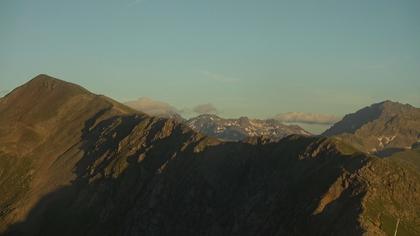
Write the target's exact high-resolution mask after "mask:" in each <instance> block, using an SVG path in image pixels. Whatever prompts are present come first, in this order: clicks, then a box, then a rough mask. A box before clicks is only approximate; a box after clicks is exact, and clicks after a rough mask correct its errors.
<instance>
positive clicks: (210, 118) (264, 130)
mask: <svg viewBox="0 0 420 236" xmlns="http://www.w3.org/2000/svg"><path fill="white" fill-rule="evenodd" d="M186 125H188V126H189V127H191V128H192V129H193V130H195V131H197V132H201V133H203V134H205V135H207V136H211V137H217V138H220V139H222V140H229V141H239V140H245V139H247V138H250V137H264V138H269V139H272V140H278V139H280V138H283V137H286V136H288V135H291V134H300V135H305V136H309V135H311V133H309V132H307V131H305V130H304V129H302V128H301V127H299V126H297V125H284V124H282V123H281V122H279V121H277V120H274V119H267V120H259V119H249V118H247V117H240V118H239V119H223V118H220V117H219V116H217V115H209V114H204V115H200V116H197V117H194V118H191V119H189V120H187V121H186Z"/></svg>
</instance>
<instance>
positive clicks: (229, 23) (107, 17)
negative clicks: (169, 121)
mask: <svg viewBox="0 0 420 236" xmlns="http://www.w3.org/2000/svg"><path fill="white" fill-rule="evenodd" d="M419 12H420V1H418V0H411V1H410V0H398V1H396V0H394V1H390V0H354V1H344V0H343V1H333V0H329V1H326V0H320V1H313V0H307V1H296V0H294V1H281V0H259V1H257V0H254V1H250V0H211V1H204V0H172V1H169V0H167V1H164V0H120V1H117V0H84V1H80V0H73V1H60V0H38V1H30V0H3V1H1V2H0V35H1V37H0V91H5V90H11V89H13V88H14V87H16V86H18V85H20V84H22V83H24V82H26V81H27V80H29V79H30V78H32V77H34V76H35V75H37V74H40V73H45V74H49V75H51V76H54V77H57V78H60V79H63V80H66V81H70V82H74V83H78V84H80V85H82V86H84V87H86V88H87V89H89V90H91V91H93V92H96V93H101V94H105V95H108V96H110V97H113V98H115V99H117V100H120V101H127V100H133V99H136V98H138V97H143V96H146V97H151V98H153V99H157V100H161V101H165V102H167V103H170V104H171V105H173V106H175V107H177V108H179V109H184V108H191V107H194V106H196V105H198V104H207V103H211V104H213V105H214V106H215V107H217V109H218V110H219V111H220V114H221V115H222V116H226V117H237V116H241V115H248V116H250V117H258V118H265V117H271V116H273V115H275V114H278V113H284V112H294V111H297V112H312V113H326V114H333V115H336V116H342V115H344V114H346V113H349V112H353V111H355V110H356V109H359V108H361V107H363V106H366V105H369V104H371V103H375V102H379V101H382V100H387V99H389V100H394V101H400V102H403V103H410V104H412V105H414V106H417V107H420V43H419V42H420V14H419Z"/></svg>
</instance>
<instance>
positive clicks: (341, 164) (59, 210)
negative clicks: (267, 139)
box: [6, 111, 366, 235]
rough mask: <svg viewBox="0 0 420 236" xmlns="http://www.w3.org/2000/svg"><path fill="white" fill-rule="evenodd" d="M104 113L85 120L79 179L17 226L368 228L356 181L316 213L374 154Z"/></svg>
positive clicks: (239, 230) (250, 231)
mask: <svg viewBox="0 0 420 236" xmlns="http://www.w3.org/2000/svg"><path fill="white" fill-rule="evenodd" d="M101 112H102V111H101ZM101 112H99V113H98V114H97V115H95V116H94V117H92V119H90V120H88V121H87V122H86V123H85V127H84V129H83V135H82V140H83V145H81V149H82V150H83V153H84V155H83V157H82V158H81V159H80V161H79V162H78V163H77V165H76V166H75V168H74V172H75V174H76V175H77V177H76V179H75V180H74V181H73V182H72V183H71V185H70V186H67V187H63V188H61V189H59V190H57V191H54V192H52V193H49V194H47V195H46V196H44V197H43V198H42V199H41V200H40V201H39V202H38V203H37V204H36V206H35V207H34V208H33V209H31V211H30V213H29V215H28V216H27V218H26V220H25V221H24V222H20V223H17V224H15V225H12V226H11V227H10V229H9V230H8V232H7V233H6V234H7V235H256V234H259V235H307V234H311V235H328V234H340V235H357V234H361V232H362V231H361V229H360V227H359V224H358V222H357V216H358V214H359V213H360V211H361V209H360V199H361V198H362V197H363V194H364V193H363V191H361V192H359V193H358V194H355V192H354V191H355V188H356V187H358V186H356V184H355V185H352V184H349V186H347V187H346V188H345V189H344V190H343V193H342V194H341V195H340V196H339V197H338V198H337V199H335V200H333V201H332V202H328V203H327V205H326V207H325V208H324V210H323V211H321V212H320V213H319V214H313V212H314V211H315V210H316V209H317V207H318V205H319V202H320V200H321V197H322V196H323V195H324V194H325V193H327V192H328V190H329V189H330V187H331V185H333V184H334V182H335V181H336V180H337V178H339V177H340V176H342V175H343V170H345V172H346V173H353V172H355V171H356V170H357V169H359V168H360V167H361V166H363V165H364V164H365V161H366V159H364V156H357V155H356V156H351V157H350V156H344V155H341V154H339V153H338V152H337V151H336V150H334V149H332V148H329V147H325V146H326V145H323V142H324V141H325V139H318V138H304V137H297V136H292V137H289V138H285V139H283V140H282V141H280V142H278V143H267V144H259V145H251V144H247V143H229V142H222V143H219V142H218V141H214V140H212V139H209V138H206V137H202V136H200V135H198V134H196V133H194V132H192V131H191V130H190V129H188V128H185V127H184V126H183V125H180V124H178V123H176V122H174V121H172V120H166V119H158V118H149V117H146V116H141V115H131V116H115V117H111V118H109V119H106V120H103V121H101V122H99V123H97V119H98V118H99V117H101V115H102V114H103V113H101ZM96 123H97V124H96ZM304 150H306V151H304ZM320 225H322V227H320Z"/></svg>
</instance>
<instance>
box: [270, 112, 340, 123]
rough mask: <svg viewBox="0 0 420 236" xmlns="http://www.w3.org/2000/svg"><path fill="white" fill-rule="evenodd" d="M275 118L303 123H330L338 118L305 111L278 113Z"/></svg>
mask: <svg viewBox="0 0 420 236" xmlns="http://www.w3.org/2000/svg"><path fill="white" fill-rule="evenodd" d="M275 119H277V120H279V121H282V122H288V123H305V124H325V125H331V124H334V123H336V122H337V121H339V120H340V119H339V118H338V117H336V116H333V115H328V114H315V113H305V112H287V113H282V114H278V115H277V116H275Z"/></svg>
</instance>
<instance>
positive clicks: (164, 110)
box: [124, 97, 179, 116]
mask: <svg viewBox="0 0 420 236" xmlns="http://www.w3.org/2000/svg"><path fill="white" fill-rule="evenodd" d="M124 104H125V105H127V106H129V107H131V108H133V109H135V110H138V111H142V112H144V113H146V114H149V115H152V116H167V115H171V114H174V113H178V112H179V111H178V110H177V109H176V108H175V107H173V106H171V105H169V104H168V103H166V102H161V101H156V100H153V99H151V98H148V97H141V98H139V99H137V100H134V101H128V102H125V103H124Z"/></svg>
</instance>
